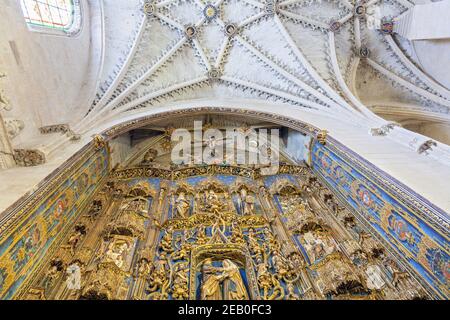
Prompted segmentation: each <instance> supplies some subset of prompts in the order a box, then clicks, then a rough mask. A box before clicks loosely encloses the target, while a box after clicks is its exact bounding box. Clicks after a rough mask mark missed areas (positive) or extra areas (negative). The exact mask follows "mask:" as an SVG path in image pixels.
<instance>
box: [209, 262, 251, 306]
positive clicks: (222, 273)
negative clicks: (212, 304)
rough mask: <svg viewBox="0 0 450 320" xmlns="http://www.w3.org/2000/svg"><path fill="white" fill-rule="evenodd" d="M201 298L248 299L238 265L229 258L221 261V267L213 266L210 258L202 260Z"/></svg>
mask: <svg viewBox="0 0 450 320" xmlns="http://www.w3.org/2000/svg"><path fill="white" fill-rule="evenodd" d="M201 272H202V285H201V298H202V300H225V299H226V300H244V299H248V294H247V289H246V287H245V285H244V281H243V280H242V277H241V274H240V271H239V267H238V266H237V265H236V264H235V263H234V262H232V261H231V260H229V259H225V260H223V261H222V267H215V266H213V261H212V259H211V258H207V259H205V260H204V261H203V264H202V268H201Z"/></svg>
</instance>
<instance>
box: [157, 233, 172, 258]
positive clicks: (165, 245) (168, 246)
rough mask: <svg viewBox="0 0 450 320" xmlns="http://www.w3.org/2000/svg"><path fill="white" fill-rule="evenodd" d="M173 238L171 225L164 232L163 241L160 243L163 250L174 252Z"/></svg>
mask: <svg viewBox="0 0 450 320" xmlns="http://www.w3.org/2000/svg"><path fill="white" fill-rule="evenodd" d="M172 239H173V231H172V228H170V227H169V228H167V229H166V232H165V233H164V235H163V237H162V238H161V242H160V243H159V246H160V248H161V250H162V251H164V252H167V253H172V252H173V247H172Z"/></svg>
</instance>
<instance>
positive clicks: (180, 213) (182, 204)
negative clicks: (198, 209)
mask: <svg viewBox="0 0 450 320" xmlns="http://www.w3.org/2000/svg"><path fill="white" fill-rule="evenodd" d="M190 206H191V205H190V203H189V200H188V199H186V196H185V194H184V192H180V194H179V195H178V197H177V199H176V200H175V212H176V217H178V218H186V217H187V216H188V214H189V208H190Z"/></svg>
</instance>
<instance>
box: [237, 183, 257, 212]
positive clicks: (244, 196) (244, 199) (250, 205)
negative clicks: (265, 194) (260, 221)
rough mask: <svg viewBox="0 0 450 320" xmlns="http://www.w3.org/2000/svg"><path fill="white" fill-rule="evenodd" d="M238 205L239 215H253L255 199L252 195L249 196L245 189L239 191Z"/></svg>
mask: <svg viewBox="0 0 450 320" xmlns="http://www.w3.org/2000/svg"><path fill="white" fill-rule="evenodd" d="M240 203H241V213H242V214H243V215H244V216H246V215H251V214H253V210H254V208H255V198H254V197H253V196H252V195H249V194H248V193H247V190H246V189H245V188H242V189H241V195H240Z"/></svg>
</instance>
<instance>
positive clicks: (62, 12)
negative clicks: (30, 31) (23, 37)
mask: <svg viewBox="0 0 450 320" xmlns="http://www.w3.org/2000/svg"><path fill="white" fill-rule="evenodd" d="M74 2H75V3H74ZM21 4H22V10H23V14H24V17H25V20H26V22H27V23H28V25H30V26H40V27H48V28H52V29H59V30H64V31H66V30H69V29H71V28H72V26H73V24H74V20H75V10H76V5H78V1H74V0H21Z"/></svg>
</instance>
